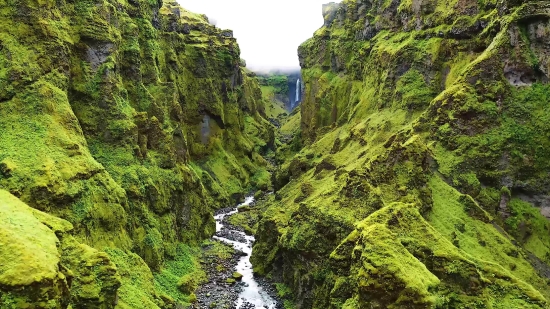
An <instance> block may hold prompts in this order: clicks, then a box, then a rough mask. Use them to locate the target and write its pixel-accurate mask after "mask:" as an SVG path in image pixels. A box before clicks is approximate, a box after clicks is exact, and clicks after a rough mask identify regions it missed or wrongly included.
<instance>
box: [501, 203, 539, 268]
mask: <svg viewBox="0 0 550 309" xmlns="http://www.w3.org/2000/svg"><path fill="white" fill-rule="evenodd" d="M508 208H509V210H510V215H511V216H510V217H509V218H508V219H506V221H505V224H506V226H507V228H508V230H509V231H510V233H511V234H512V235H513V236H514V238H515V239H517V240H518V241H520V242H522V244H523V246H524V247H525V249H527V250H528V251H529V252H531V253H533V254H534V255H536V256H537V257H538V258H539V259H541V260H543V261H544V262H545V263H547V264H549V263H550V246H549V244H550V236H549V234H548V230H549V229H550V223H549V222H548V219H547V218H545V217H543V216H542V215H541V214H540V210H539V209H537V208H534V207H533V206H532V205H531V204H529V203H527V202H524V201H522V200H520V199H517V198H512V199H511V201H510V203H509V204H508Z"/></svg>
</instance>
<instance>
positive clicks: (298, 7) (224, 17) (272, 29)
mask: <svg viewBox="0 0 550 309" xmlns="http://www.w3.org/2000/svg"><path fill="white" fill-rule="evenodd" d="M178 2H179V3H180V4H181V6H182V7H184V8H185V9H187V10H190V11H192V12H195V13H201V14H206V15H207V16H208V18H209V19H210V20H211V21H212V20H214V21H215V23H216V26H217V27H218V28H222V29H232V30H233V31H234V34H235V37H236V38H237V42H238V43H239V46H240V47H241V58H243V59H245V60H246V63H247V67H248V68H249V69H251V70H255V71H260V70H271V69H299V68H300V66H299V64H298V52H297V50H298V46H299V45H300V44H301V43H302V42H304V41H305V40H307V39H308V38H310V37H311V36H313V33H314V32H315V30H317V29H319V28H320V27H321V26H322V25H323V16H322V13H321V9H322V4H323V3H328V2H331V0H261V1H260V0H178ZM332 2H340V1H338V0H332Z"/></svg>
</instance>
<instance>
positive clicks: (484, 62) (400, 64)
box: [253, 0, 550, 308]
mask: <svg viewBox="0 0 550 309" xmlns="http://www.w3.org/2000/svg"><path fill="white" fill-rule="evenodd" d="M323 15H324V17H325V25H324V26H323V27H322V28H321V29H319V30H318V31H317V32H316V33H315V35H314V37H313V38H312V39H310V40H308V41H306V42H305V43H304V44H303V45H302V46H300V48H299V54H300V62H301V66H302V75H303V77H304V82H305V85H306V90H305V91H306V94H305V100H304V102H303V103H302V106H301V136H302V138H303V142H304V144H305V145H306V146H305V147H304V148H303V149H302V150H301V151H300V153H298V154H297V155H296V156H294V157H293V158H291V159H290V160H288V161H286V162H285V163H284V164H283V166H282V168H281V170H280V171H278V172H277V175H276V181H275V187H276V188H279V189H280V190H279V191H278V192H277V193H276V195H275V197H274V198H273V200H272V205H271V207H270V208H269V209H268V210H267V211H265V212H264V213H263V218H262V220H261V221H260V224H259V226H258V230H257V234H258V235H257V243H256V245H255V247H254V255H253V262H254V266H255V269H256V270H257V271H258V272H260V273H264V274H266V275H270V276H272V278H274V279H275V280H277V281H279V282H282V283H284V284H285V285H286V286H287V287H288V288H289V289H290V290H291V291H292V292H293V293H292V294H293V296H294V301H295V304H296V306H297V307H298V308H548V306H549V302H548V301H549V300H550V288H549V285H548V284H549V280H548V278H550V271H549V270H550V268H549V266H548V265H550V236H549V235H550V233H549V231H550V221H549V220H548V219H549V218H548V217H549V216H548V209H549V208H548V207H550V204H549V203H548V196H549V191H550V188H549V186H548V173H549V171H550V166H549V165H548V164H549V162H550V161H549V160H548V153H549V145H550V135H549V132H550V128H549V127H548V123H549V122H548V117H549V115H550V111H549V110H548V105H547V104H546V102H547V101H548V93H550V88H549V86H548V84H547V82H548V77H549V76H550V71H549V67H548V47H547V45H546V43H545V42H546V40H547V37H548V33H549V31H550V30H549V29H550V28H549V20H550V2H547V1H477V0H476V1H473V0H472V1H470V0H454V1H439V0H430V1H416V0H413V1H404V0H403V1H398V0H397V1H382V0H380V1H370V0H358V1H355V0H353V1H352V0H345V1H343V3H341V4H334V3H332V4H329V5H326V6H324V7H323ZM545 216H546V217H545ZM283 290H284V289H283Z"/></svg>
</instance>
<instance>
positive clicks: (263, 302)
mask: <svg viewBox="0 0 550 309" xmlns="http://www.w3.org/2000/svg"><path fill="white" fill-rule="evenodd" d="M253 202H254V197H251V196H250V197H247V198H246V200H245V202H244V203H242V204H239V205H237V206H236V207H235V208H230V209H227V210H225V211H223V212H221V213H218V214H217V215H215V216H214V219H215V220H216V236H214V237H213V238H214V239H215V240H218V241H221V242H224V243H226V244H230V245H232V246H233V247H234V248H235V249H236V250H237V251H241V252H243V254H242V256H241V257H240V258H239V260H238V263H237V266H236V271H237V272H239V273H240V274H242V275H243V277H242V282H241V283H240V286H241V287H242V289H241V291H240V293H239V296H238V299H237V303H236V308H237V309H275V308H279V305H278V303H277V301H276V300H275V299H273V298H272V297H271V296H270V295H269V293H268V292H267V291H266V290H265V289H264V288H263V287H262V285H261V284H260V283H258V282H257V281H256V279H255V278H254V273H253V270H252V264H251V263H250V255H251V254H252V245H253V244H254V236H248V235H246V234H245V233H244V232H241V231H238V230H234V229H231V226H225V224H224V219H225V218H226V217H229V216H232V215H234V214H236V213H237V212H238V207H240V206H248V205H251V204H252V203H253Z"/></svg>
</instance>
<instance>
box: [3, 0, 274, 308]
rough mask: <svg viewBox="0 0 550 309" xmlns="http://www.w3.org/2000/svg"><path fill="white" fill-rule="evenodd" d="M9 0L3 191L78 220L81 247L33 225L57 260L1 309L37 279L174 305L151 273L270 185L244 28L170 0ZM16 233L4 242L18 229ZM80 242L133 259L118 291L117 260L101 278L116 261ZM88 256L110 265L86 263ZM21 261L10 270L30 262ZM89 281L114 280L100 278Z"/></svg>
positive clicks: (124, 300)
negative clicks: (219, 216) (237, 31)
mask: <svg viewBox="0 0 550 309" xmlns="http://www.w3.org/2000/svg"><path fill="white" fill-rule="evenodd" d="M0 8H1V10H0V11H1V12H0V19H1V20H2V21H1V22H0V132H1V134H0V135H1V138H0V188H1V189H3V190H6V191H8V192H10V193H11V194H12V195H14V196H15V197H17V198H19V199H20V200H21V201H22V202H24V203H26V204H27V205H29V206H30V207H32V208H34V209H36V210H39V211H42V212H45V213H49V214H51V215H54V216H57V217H59V218H63V219H64V220H67V221H69V222H70V223H71V224H72V226H73V228H71V230H70V232H67V231H63V232H64V233H65V232H67V233H68V234H70V235H72V236H74V242H75V243H65V241H66V240H65V237H63V240H61V239H60V238H59V237H56V234H54V232H48V231H47V228H46V227H45V226H42V225H40V224H39V223H37V222H31V223H29V224H28V225H24V227H25V229H29V231H30V230H34V228H35V227H39V228H37V229H36V232H38V231H40V234H42V232H43V233H44V234H46V235H49V236H46V235H45V236H44V238H43V239H35V238H31V236H30V235H33V234H28V236H26V237H27V238H24V239H22V241H24V242H25V243H29V244H32V243H33V242H34V241H37V242H39V243H37V244H34V246H39V247H40V248H39V249H37V250H38V251H40V252H42V251H43V253H40V254H41V256H44V257H45V258H44V259H43V260H44V261H43V264H44V265H37V266H36V267H40V269H39V272H37V274H36V276H34V275H33V276H28V278H27V279H25V280H28V281H24V282H19V281H13V280H12V278H11V277H9V278H8V279H9V280H8V279H6V280H8V281H9V282H8V281H6V282H3V283H1V284H0V295H1V297H0V307H2V308H11V307H10V306H12V307H13V306H15V305H13V302H12V299H15V298H18V299H19V297H26V296H25V295H31V294H33V293H34V292H32V291H30V290H29V289H34V288H35V287H39V286H44V288H47V289H50V290H51V292H44V293H42V292H41V293H40V295H38V294H36V297H38V298H37V299H33V300H32V302H33V304H34V303H35V302H40V303H41V304H42V303H44V304H45V305H44V304H42V305H40V306H41V307H40V308H42V307H44V308H46V307H47V308H66V307H67V306H68V305H69V304H71V306H72V308H92V307H94V308H112V307H113V306H114V304H115V302H117V301H118V305H119V307H122V308H141V307H143V308H158V307H163V306H165V307H166V308H168V307H169V305H170V303H171V304H172V305H174V303H173V301H172V302H171V301H170V299H169V298H167V297H165V296H166V295H160V292H158V290H157V289H156V288H155V286H154V284H153V276H152V275H151V270H153V271H157V272H158V271H160V269H162V267H163V265H164V263H165V262H166V261H167V260H170V259H173V258H174V256H175V255H177V254H178V253H177V247H178V245H179V244H181V243H187V244H196V243H199V242H200V241H201V240H202V239H204V238H207V237H210V236H211V235H212V234H213V233H214V230H215V224H214V220H213V218H212V211H213V210H214V209H217V208H221V207H225V206H227V205H228V204H231V203H234V202H235V201H237V200H240V199H241V198H242V196H243V193H244V192H245V191H247V190H254V189H256V188H257V187H260V186H261V187H262V188H263V187H267V186H268V185H269V177H268V175H269V173H268V172H267V170H266V166H267V164H266V161H265V160H264V159H263V158H262V157H261V156H260V155H259V154H258V151H260V150H262V151H267V150H268V148H269V147H270V145H274V141H273V139H274V137H273V136H274V134H273V128H272V126H271V125H270V124H269V122H268V121H267V120H266V119H265V118H264V116H265V112H264V105H263V101H262V95H261V90H260V88H259V86H258V84H257V82H256V81H255V80H254V79H253V78H250V77H248V76H247V75H245V74H243V72H244V68H243V67H241V66H240V64H241V60H240V51H239V46H238V45H237V43H236V39H235V38H233V34H232V32H231V31H229V30H220V29H217V28H215V27H214V26H211V25H210V24H209V23H208V19H207V18H206V17H205V16H203V15H198V14H194V13H191V12H188V11H186V10H185V9H183V8H181V7H180V6H179V5H177V3H176V2H170V1H166V2H164V3H162V1H160V2H159V1H144V0H131V1H122V2H120V1H111V0H105V1H103V0H99V1H76V2H74V1H73V2H70V1H68V2H66V1H61V2H52V1H35V0H24V1H18V2H3V3H2V4H0ZM204 119H208V121H207V122H205V121H203V120H204ZM259 183H260V184H259ZM2 219H4V217H2ZM31 219H32V218H31ZM25 220H26V219H25ZM29 220H30V219H29ZM22 228H23V227H22ZM50 228H51V227H50ZM8 231H9V230H8ZM22 233H23V232H22ZM23 234H27V232H24V233H23ZM8 236H9V237H10V238H7V239H2V241H10V240H13V239H12V238H13V237H16V235H8ZM17 237H23V236H21V235H19V236H17ZM56 242H58V243H61V248H70V249H67V250H69V252H67V253H60V252H59V248H56ZM80 243H82V244H86V245H88V246H91V247H93V248H98V249H100V250H101V251H105V252H108V253H109V255H110V256H112V257H115V258H116V260H117V264H119V265H125V267H126V268H125V269H124V274H126V275H125V277H124V279H125V280H123V281H122V282H123V285H122V287H121V291H122V293H121V295H120V297H119V298H118V300H117V299H116V297H115V295H116V290H117V287H118V285H120V284H119V283H116V282H115V281H113V280H111V279H109V275H110V272H111V270H106V271H105V274H103V273H96V272H102V270H101V268H102V267H103V266H105V267H107V266H109V265H111V264H109V263H110V262H109V258H108V257H107V255H105V254H102V253H96V252H95V251H93V249H91V248H90V247H82V246H84V245H80ZM32 248H33V245H29V246H27V247H25V248H22V247H14V248H13V250H14V251H13V252H12V253H10V254H15V255H17V254H27V253H28V252H26V251H25V250H31V249H32ZM2 249H4V248H2ZM63 250H64V249H63ZM134 253H135V254H137V255H139V257H138V256H136V255H135V254H134ZM6 254H7V253H6ZM5 257H6V256H5V255H2V256H1V257H0V260H1V261H4V259H5ZM37 258H38V256H37ZM64 258H67V259H69V260H70V261H71V263H73V262H74V263H77V264H79V265H80V264H82V265H80V266H82V267H80V266H78V267H76V268H74V269H72V268H69V269H70V270H71V271H72V272H73V275H71V276H73V277H74V278H75V279H74V280H72V281H71V280H69V279H67V278H68V275H67V274H66V273H65V270H64V269H62V267H61V266H60V265H65V264H64V262H63V259H64ZM79 259H82V260H79ZM88 259H90V260H91V261H93V263H97V264H98V265H102V266H101V267H99V266H98V267H95V266H94V267H92V268H90V267H89V266H86V267H84V266H83V265H88V264H89V263H88V262H87V261H88ZM59 260H61V263H59ZM143 261H145V263H146V265H145V263H144V262H143ZM36 263H38V261H37V262H36ZM36 263H34V262H32V263H30V264H29V265H28V266H29V267H31V266H32V265H34V264H36ZM93 263H92V264H91V265H92V266H93V265H95V264H93ZM24 264H26V262H25V261H21V263H20V264H18V265H17V267H14V268H13V270H14V271H16V272H18V273H19V272H25V271H26V270H25V269H24V267H23V266H24ZM19 266H21V267H19ZM32 267H34V266H32ZM109 267H110V266H109ZM37 269H38V268H37ZM29 272H30V270H29ZM112 272H113V273H114V270H113V271H112ZM42 273H43V275H41V274H42ZM133 274H139V278H136V277H137V275H133ZM1 275H2V276H4V274H1ZM6 276H11V275H10V274H9V273H6ZM63 276H64V277H63ZM130 277H131V279H130ZM76 278H80V279H76ZM14 280H15V279H14ZM79 280H83V281H82V282H80V281H79ZM87 280H88V281H96V282H106V283H105V284H104V285H102V286H99V287H97V288H96V287H94V288H87V287H86V284H87V283H85V282H84V281H87ZM140 280H141V281H140ZM69 281H70V282H69ZM107 281H108V282H107ZM143 282H148V283H149V285H148V286H147V288H145V287H144V286H139V284H142V283H143ZM132 284H135V285H138V286H137V287H132V286H131V285H132ZM14 286H16V287H17V288H12V287H14ZM68 293H69V294H70V295H71V297H70V301H69V297H68V296H67V295H69V294H68ZM139 293H142V294H139ZM138 294H139V297H137V296H136V295H138ZM14 297H15V298H14ZM132 297H134V298H133V299H132ZM81 299H82V301H81ZM167 299H168V300H167ZM91 304H93V306H92V305H91ZM16 307H18V306H16ZM32 308H35V307H32ZM36 308H38V307H36Z"/></svg>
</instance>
